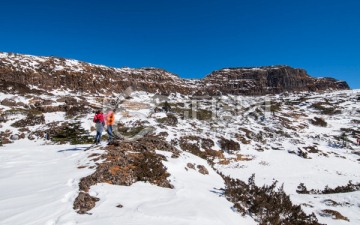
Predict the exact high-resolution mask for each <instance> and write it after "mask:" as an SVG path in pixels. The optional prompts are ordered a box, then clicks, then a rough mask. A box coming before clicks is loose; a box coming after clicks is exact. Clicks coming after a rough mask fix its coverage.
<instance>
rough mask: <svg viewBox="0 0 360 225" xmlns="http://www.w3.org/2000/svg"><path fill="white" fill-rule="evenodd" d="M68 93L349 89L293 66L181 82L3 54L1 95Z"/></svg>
mask: <svg viewBox="0 0 360 225" xmlns="http://www.w3.org/2000/svg"><path fill="white" fill-rule="evenodd" d="M33 87H36V88H39V89H42V90H45V91H51V90H70V91H73V92H77V93H82V92H87V93H114V92H115V93H116V92H121V91H124V90H125V89H126V88H128V87H132V88H133V89H134V90H139V91H146V92H150V93H159V94H169V93H174V92H178V93H181V94H199V95H216V94H220V93H222V94H235V95H264V94H277V93H282V92H287V91H288V92H293V91H323V90H328V89H334V90H343V89H349V86H348V84H347V83H346V82H344V81H337V80H335V79H332V78H313V77H310V76H309V75H308V74H307V73H306V71H305V70H303V69H295V68H291V67H289V66H270V67H258V68H229V69H222V70H217V71H214V72H212V73H211V74H209V75H207V76H206V77H205V78H204V79H199V80H188V79H181V78H179V77H178V76H177V75H175V74H172V73H170V72H167V71H165V70H162V69H157V68H140V69H133V68H111V67H106V66H101V65H94V64H90V63H85V62H80V61H77V60H69V59H64V58H57V57H37V56H29V55H21V54H14V53H0V88H1V91H2V92H8V91H14V90H17V91H20V92H29V91H30V90H33V89H32V88H33Z"/></svg>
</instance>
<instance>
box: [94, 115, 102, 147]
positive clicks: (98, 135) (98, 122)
mask: <svg viewBox="0 0 360 225" xmlns="http://www.w3.org/2000/svg"><path fill="white" fill-rule="evenodd" d="M93 121H94V123H95V128H96V136H95V142H94V144H99V143H100V141H101V135H102V132H103V130H104V126H105V121H104V114H103V113H102V112H101V110H98V111H96V114H95V116H94V120H93Z"/></svg>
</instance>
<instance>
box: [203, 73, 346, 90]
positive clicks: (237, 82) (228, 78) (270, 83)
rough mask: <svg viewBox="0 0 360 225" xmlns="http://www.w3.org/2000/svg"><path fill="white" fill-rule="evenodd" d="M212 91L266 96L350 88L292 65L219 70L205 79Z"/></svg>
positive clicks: (342, 82)
mask: <svg viewBox="0 0 360 225" xmlns="http://www.w3.org/2000/svg"><path fill="white" fill-rule="evenodd" d="M204 81H205V83H208V84H210V85H208V86H209V91H210V92H212V93H213V92H216V91H220V92H222V93H228V94H240V95H264V94H276V93H282V92H286V91H288V92H293V91H323V90H328V89H335V90H342V89H349V86H348V84H347V83H346V82H344V81H337V80H335V79H332V78H313V77H310V76H309V75H308V74H307V73H306V71H305V70H303V69H295V68H291V67H289V66H271V67H259V68H232V69H222V70H217V71H214V72H212V73H211V74H209V75H208V76H206V77H205V78H204Z"/></svg>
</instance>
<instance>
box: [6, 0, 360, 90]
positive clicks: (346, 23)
mask: <svg viewBox="0 0 360 225" xmlns="http://www.w3.org/2000/svg"><path fill="white" fill-rule="evenodd" d="M0 51H4V52H17V53H26V54H33V55H54V56H61V57H65V58H74V59H79V60H83V61H87V62H91V63H96V64H104V65H108V66H113V67H123V66H129V67H147V66H152V67H159V68H163V69H166V70H168V71H170V72H173V73H176V74H178V75H179V76H181V77H185V78H189V77H191V78H200V77H204V76H205V75H206V74H208V73H210V72H211V71H213V70H216V69H221V68H224V67H241V66H263V65H278V64H281V65H284V64H286V65H290V66H293V67H299V68H304V69H306V70H307V71H308V73H309V74H310V75H313V76H332V77H335V78H337V79H342V80H346V81H348V83H349V84H350V86H351V87H352V88H360V1H358V0H338V1H334V0H216V1H215V0H177V1H175V0H174V1H172V0H126V1H125V0H119V1H115V0H112V1H111V0H102V1H100V0H99V1H95V0H87V1H85V0H84V1H78V0H72V1H60V0H51V1H45V0H33V1H19V0H7V1H4V0H0Z"/></svg>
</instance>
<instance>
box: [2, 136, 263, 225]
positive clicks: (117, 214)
mask: <svg viewBox="0 0 360 225" xmlns="http://www.w3.org/2000/svg"><path fill="white" fill-rule="evenodd" d="M84 147H85V146H82V145H80V146H68V145H57V146H54V145H40V144H36V143H33V142H30V141H19V142H16V143H15V144H12V145H8V146H6V147H5V148H3V149H1V151H0V181H1V193H2V195H1V196H0V223H1V224H2V225H17V224H19V225H20V224H21V225H23V224H29V225H32V224H34V225H35V224H36V225H38V224H86V225H90V224H94V225H95V224H119V223H122V224H156V225H161V224H164V225H165V224H169V223H171V224H175V225H176V224H194V225H195V224H209V225H221V224H224V225H225V224H230V225H231V224H239V223H243V224H249V225H252V224H256V223H255V222H254V221H253V220H252V219H251V218H249V217H242V216H241V215H240V214H238V213H236V212H234V211H233V210H232V209H231V206H232V204H231V203H230V202H228V201H226V199H225V198H224V197H222V196H220V194H219V193H220V192H219V188H223V185H224V184H223V181H222V179H221V177H220V176H219V175H218V174H216V173H215V172H214V171H212V169H211V168H210V167H209V166H208V165H207V163H206V161H205V160H203V159H200V158H198V157H195V156H193V155H191V154H187V153H184V154H183V155H182V156H181V157H180V158H178V159H171V158H170V155H169V154H168V153H167V152H159V153H161V154H164V155H165V156H167V158H168V162H165V165H166V166H167V167H168V169H169V172H170V173H171V183H172V184H173V185H174V186H175V188H174V189H167V188H160V187H157V186H154V185H151V184H148V183H142V182H138V183H135V184H134V185H132V186H130V187H126V186H115V185H109V184H97V185H95V186H93V187H91V190H90V194H91V195H93V196H96V197H99V198H100V202H98V203H97V204H96V207H95V208H94V209H93V210H91V211H90V212H89V213H91V214H92V215H79V214H77V213H75V212H74V210H73V209H72V204H73V201H74V199H75V198H76V196H77V193H78V182H79V179H80V178H81V177H84V176H87V175H89V174H90V173H92V170H90V169H77V167H78V166H81V165H86V164H89V162H88V160H87V158H86V157H87V156H88V155H89V154H90V153H93V152H94V150H92V151H87V152H85V151H83V150H84ZM188 162H191V163H195V164H197V165H205V166H206V167H207V169H208V170H209V171H210V175H202V174H200V173H199V172H197V171H195V170H189V171H186V170H185V166H186V163H188ZM119 204H121V205H123V206H124V207H123V208H117V207H116V206H117V205H119Z"/></svg>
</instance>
